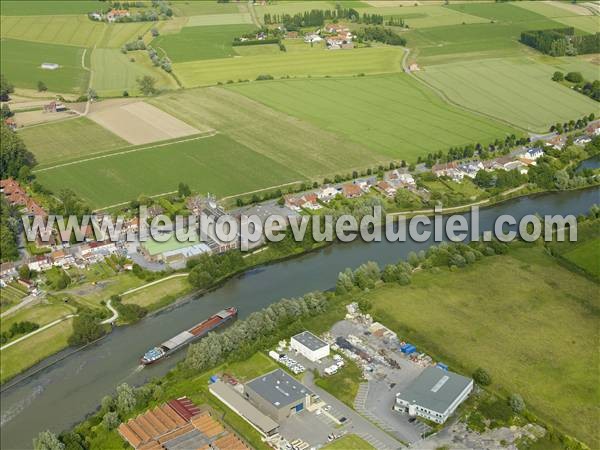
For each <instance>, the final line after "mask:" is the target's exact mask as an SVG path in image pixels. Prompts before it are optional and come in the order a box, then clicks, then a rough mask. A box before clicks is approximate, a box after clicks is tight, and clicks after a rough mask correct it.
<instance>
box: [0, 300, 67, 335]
mask: <svg viewBox="0 0 600 450" xmlns="http://www.w3.org/2000/svg"><path fill="white" fill-rule="evenodd" d="M74 312H75V311H74V308H72V307H70V306H68V305H66V304H64V303H60V302H54V303H40V304H39V305H35V306H31V307H27V308H23V309H21V310H19V311H17V312H15V313H12V314H10V315H9V316H7V317H3V318H2V320H1V321H0V328H1V329H2V331H7V330H8V329H9V328H10V326H11V325H12V324H13V323H17V322H23V321H28V322H34V323H37V324H38V325H39V326H40V327H42V326H44V325H46V324H48V323H50V322H54V321H55V320H57V319H60V318H61V317H65V316H67V315H69V314H73V313H74ZM17 337H20V336H17Z"/></svg>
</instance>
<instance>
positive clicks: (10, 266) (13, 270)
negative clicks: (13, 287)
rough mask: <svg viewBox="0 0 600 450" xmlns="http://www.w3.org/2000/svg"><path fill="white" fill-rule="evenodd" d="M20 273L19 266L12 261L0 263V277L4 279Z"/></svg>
mask: <svg viewBox="0 0 600 450" xmlns="http://www.w3.org/2000/svg"><path fill="white" fill-rule="evenodd" d="M17 275H18V272H17V266H16V265H15V263H12V262H5V263H2V264H0V278H2V279H3V280H8V279H13V278H15V277H16V276H17Z"/></svg>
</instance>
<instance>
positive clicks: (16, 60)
mask: <svg viewBox="0 0 600 450" xmlns="http://www.w3.org/2000/svg"><path fill="white" fill-rule="evenodd" d="M1 45H2V58H1V62H0V64H1V67H2V73H3V74H4V75H5V76H6V77H7V78H8V79H9V80H10V81H11V83H13V84H14V85H15V86H17V87H21V88H28V89H37V83H38V81H43V82H44V83H45V84H46V86H47V87H48V90H49V91H51V92H64V93H79V92H82V91H83V90H85V88H86V87H87V83H88V76H89V75H88V72H87V71H85V70H84V69H83V68H82V67H81V57H82V55H83V49H82V48H78V47H72V46H66V45H55V44H42V43H37V42H27V41H18V40H15V39H4V38H3V39H2V41H1ZM44 62H49V63H56V64H59V65H60V67H59V68H58V69H56V70H45V69H42V68H41V67H40V66H41V64H42V63H44Z"/></svg>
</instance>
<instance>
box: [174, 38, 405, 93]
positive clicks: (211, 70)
mask: <svg viewBox="0 0 600 450" xmlns="http://www.w3.org/2000/svg"><path fill="white" fill-rule="evenodd" d="M307 47H308V45H307ZM402 55H403V50H402V49H400V48H393V47H373V48H358V49H354V50H344V51H339V52H331V51H327V50H324V49H323V50H316V51H306V52H289V53H288V52H279V53H278V54H275V55H261V56H253V57H241V58H220V59H209V60H203V61H190V62H184V63H178V64H174V65H173V70H174V71H175V73H176V74H177V76H178V77H179V79H180V80H181V82H182V84H183V85H184V86H185V87H195V86H206V85H211V84H216V83H218V82H222V83H225V82H227V81H228V80H233V81H238V80H254V79H256V77H257V76H258V75H261V74H268V75H271V76H273V77H276V78H280V77H285V76H290V77H296V76H299V77H311V76H312V77H324V76H338V75H357V74H359V73H364V74H374V73H389V72H399V71H401V61H402Z"/></svg>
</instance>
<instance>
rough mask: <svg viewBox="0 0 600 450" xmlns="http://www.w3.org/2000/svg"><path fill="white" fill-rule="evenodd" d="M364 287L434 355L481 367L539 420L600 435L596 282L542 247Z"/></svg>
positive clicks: (378, 309)
mask: <svg viewBox="0 0 600 450" xmlns="http://www.w3.org/2000/svg"><path fill="white" fill-rule="evenodd" d="M517 272H518V277H517V276H515V274H516V273H517ZM481 280H485V287H484V288H482V284H481ZM366 295H368V296H369V298H370V299H371V300H372V301H373V312H372V314H374V315H375V317H377V318H379V320H382V321H383V323H385V324H386V325H388V326H389V327H391V328H392V329H393V330H394V331H397V332H398V333H399V336H401V337H402V338H408V339H409V340H410V342H412V343H414V344H415V345H416V346H417V347H419V348H421V349H422V350H423V351H425V352H428V353H429V354H431V355H432V356H433V357H434V359H437V360H442V361H444V362H446V363H447V364H449V366H450V368H451V369H452V370H460V371H462V372H463V373H466V374H469V373H472V371H473V370H475V368H477V367H483V368H485V369H486V370H487V371H488V372H489V373H490V375H491V378H492V380H493V385H492V387H494V388H496V389H498V390H500V391H501V392H503V393H504V394H505V395H508V394H510V393H513V392H516V393H519V394H521V395H522V396H523V398H524V399H525V403H526V404H527V407H528V409H531V410H532V411H533V412H534V413H535V414H536V415H538V416H540V418H542V419H543V420H545V421H548V422H549V423H550V424H552V425H554V426H557V427H559V428H560V429H562V430H564V431H566V432H567V433H569V434H572V435H574V436H575V437H577V438H579V439H581V440H582V441H584V442H585V443H587V444H588V445H589V446H590V448H598V446H599V445H600V441H599V439H598V433H597V419H598V414H600V385H599V384H598V378H597V372H596V370H593V369H592V368H596V367H598V364H599V363H600V360H599V353H598V352H597V348H598V339H599V337H600V336H599V331H598V308H599V306H600V304H599V300H600V298H599V297H598V285H597V284H596V283H594V282H592V281H590V280H588V279H587V278H585V277H583V276H580V275H577V274H575V273H573V272H571V271H569V270H568V269H566V268H564V267H563V266H561V265H560V264H559V263H558V262H557V261H556V260H555V259H553V258H552V257H550V256H548V255H547V254H545V253H544V251H543V249H541V248H531V247H529V248H521V249H512V250H511V251H510V253H509V254H508V255H504V256H494V257H490V258H485V259H484V260H482V261H480V262H478V263H477V264H476V265H475V266H473V267H472V268H467V269H463V270H460V271H458V272H450V271H446V270H444V271H442V272H441V273H437V274H433V273H427V272H423V273H420V274H418V275H415V276H414V277H413V282H412V284H411V285H410V286H406V287H393V286H386V287H384V288H381V289H378V290H375V292H373V293H372V294H366ZM558 318H560V320H558ZM559 343H564V344H565V345H566V346H567V347H566V348H565V346H563V345H558V344H559ZM565 392H568V393H569V395H568V396H565V395H564V393H565ZM573 405H577V414H572V408H573Z"/></svg>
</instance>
